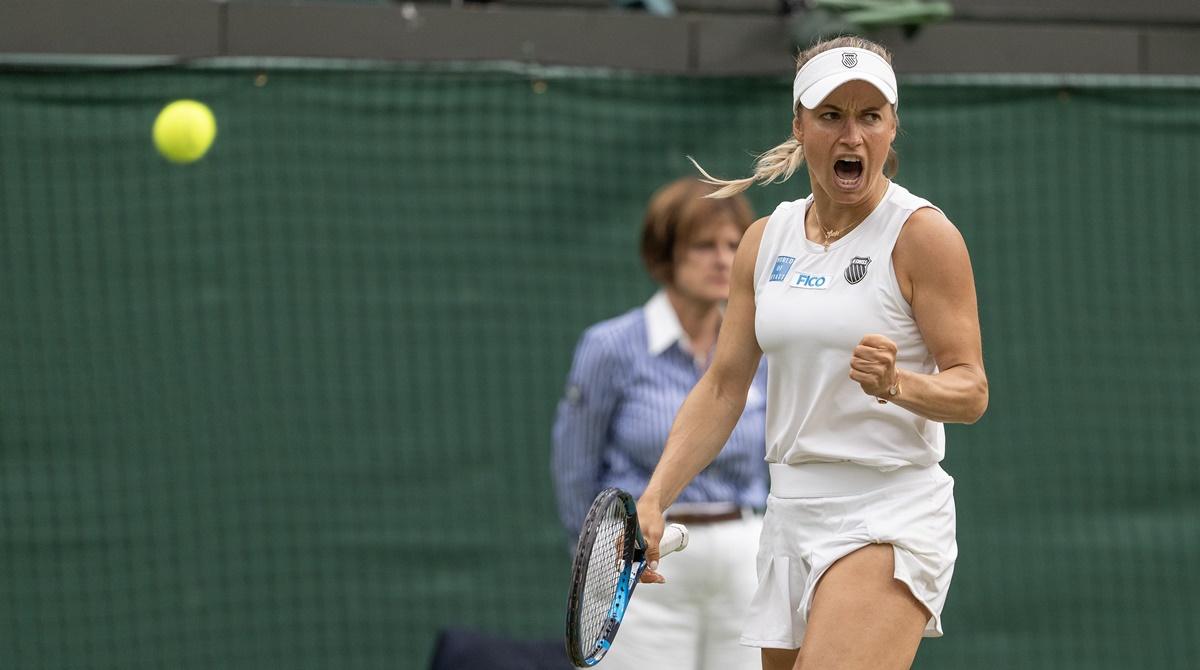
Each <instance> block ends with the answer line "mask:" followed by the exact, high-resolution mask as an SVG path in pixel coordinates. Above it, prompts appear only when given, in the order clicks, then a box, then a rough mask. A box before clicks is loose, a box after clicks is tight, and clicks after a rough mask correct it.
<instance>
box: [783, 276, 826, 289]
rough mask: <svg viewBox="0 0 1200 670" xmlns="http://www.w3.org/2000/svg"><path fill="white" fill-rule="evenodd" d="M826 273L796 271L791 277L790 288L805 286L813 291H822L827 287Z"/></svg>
mask: <svg viewBox="0 0 1200 670" xmlns="http://www.w3.org/2000/svg"><path fill="white" fill-rule="evenodd" d="M829 279H830V278H829V276H828V275H814V274H809V273H807V272H797V273H796V276H795V277H793V278H792V284H791V286H792V288H806V289H810V290H813V291H824V290H825V289H827V288H829Z"/></svg>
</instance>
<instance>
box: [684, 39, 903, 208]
mask: <svg viewBox="0 0 1200 670" xmlns="http://www.w3.org/2000/svg"><path fill="white" fill-rule="evenodd" d="M846 48H855V49H865V50H867V51H870V52H871V53H873V54H877V55H878V56H879V57H880V58H882V59H884V60H885V61H887V62H888V64H889V65H890V64H891V62H892V54H891V52H890V51H888V50H887V49H885V48H883V47H882V46H880V45H878V44H876V43H874V42H872V41H871V40H868V39H865V38H862V37H855V36H852V35H848V36H845V37H837V38H834V39H831V40H825V41H824V42H818V43H817V44H814V45H812V46H811V47H809V48H807V49H805V50H804V51H801V52H800V54H799V55H798V56H796V72H800V68H802V67H804V65H805V63H807V62H808V61H810V60H812V59H813V58H815V57H816V56H817V55H818V54H822V53H825V52H826V51H829V50H831V49H846ZM893 109H894V108H893ZM792 113H793V114H794V115H796V116H799V115H800V104H799V103H797V104H796V106H795V107H793V108H792ZM688 160H690V161H692V165H695V166H696V169H697V170H699V171H700V174H702V175H704V183H706V184H712V185H713V186H719V187H720V188H719V189H717V190H716V191H714V192H713V193H712V195H710V196H708V197H710V198H728V197H730V196H732V195H736V194H738V193H741V192H742V191H745V190H746V189H748V188H750V187H751V186H752V185H754V184H755V183H756V182H757V183H759V184H763V185H766V184H770V183H772V182H783V181H787V180H788V179H790V178H791V176H792V175H793V174H794V173H795V172H796V170H798V169H799V168H800V166H801V165H803V164H804V147H803V146H802V145H801V144H800V142H799V141H797V140H796V137H795V136H794V135H792V136H789V137H788V138H787V140H785V141H784V142H783V143H782V144H780V145H779V146H776V147H775V148H774V149H771V150H769V151H767V152H765V153H763V154H761V155H759V157H758V160H757V161H756V162H755V164H754V174H753V175H751V176H749V177H746V178H744V179H717V178H716V177H714V176H712V175H710V174H708V173H707V172H705V171H704V168H702V167H700V164H699V163H697V162H696V161H695V160H693V159H692V158H691V157H690V156H689V157H688ZM899 169H900V157H899V156H897V155H896V150H895V149H891V148H889V149H888V157H887V160H886V161H885V162H884V164H883V174H885V175H887V176H888V178H891V177H894V176H896V172H897V171H898V170H899Z"/></svg>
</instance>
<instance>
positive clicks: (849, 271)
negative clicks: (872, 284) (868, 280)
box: [844, 256, 871, 284]
mask: <svg viewBox="0 0 1200 670" xmlns="http://www.w3.org/2000/svg"><path fill="white" fill-rule="evenodd" d="M870 264H871V259H870V258H867V257H866V256H855V257H854V258H851V259H850V265H848V266H846V272H845V274H844V276H845V277H846V281H848V282H850V283H851V284H857V283H858V282H860V281H862V280H863V277H866V276H867V266H868V265H870Z"/></svg>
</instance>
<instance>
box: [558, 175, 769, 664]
mask: <svg viewBox="0 0 1200 670" xmlns="http://www.w3.org/2000/svg"><path fill="white" fill-rule="evenodd" d="M715 190H716V189H714V188H713V187H712V186H709V185H706V184H703V183H701V182H700V181H699V180H697V179H693V178H688V179H680V180H678V181H675V182H673V183H671V184H668V185H667V186H665V187H663V188H662V189H660V190H659V191H658V192H657V193H655V194H654V196H653V197H652V198H651V200H650V203H649V205H648V207H647V211H646V217H645V222H644V224H643V228H642V243H641V255H642V261H643V263H644V264H645V266H646V268H647V270H649V272H650V275H651V276H652V277H653V278H654V279H655V281H657V282H658V283H659V284H660V285H661V290H659V291H658V292H657V293H656V294H655V295H654V297H652V298H650V300H649V302H647V303H646V304H645V305H644V306H641V307H638V308H636V309H633V310H631V311H629V312H628V313H626V314H624V315H623V316H619V317H616V318H615V319H610V320H608V321H604V322H601V323H598V324H596V325H594V326H592V327H591V328H589V329H588V330H587V331H586V332H585V333H584V335H583V337H582V338H581V339H580V342H579V346H578V348H577V349H576V352H575V361H574V364H573V365H572V368H571V372H570V376H569V379H568V381H567V391H566V394H565V397H564V398H563V400H562V402H560V403H559V407H558V416H557V419H556V421H555V425H554V463H553V470H554V481H555V488H556V491H557V494H558V501H559V512H560V516H561V517H562V522H563V524H564V526H565V527H566V529H567V532H568V533H569V534H570V535H571V537H572V538H574V537H575V536H576V535H577V534H578V533H579V529H580V526H581V525H582V524H583V519H584V516H585V514H586V513H587V510H588V506H589V505H590V504H591V502H592V499H593V498H595V496H596V494H597V493H599V492H600V491H601V490H602V489H605V488H607V487H610V486H615V487H619V488H622V489H625V490H626V491H628V492H630V493H632V494H633V495H639V494H640V493H641V492H642V490H643V489H644V488H645V487H646V482H647V481H649V479H650V473H651V471H653V469H654V464H655V463H657V462H658V458H659V456H661V455H662V450H663V444H664V443H665V442H666V439H667V433H668V432H669V431H670V429H671V421H672V419H673V418H674V417H675V414H676V412H678V411H679V406H680V405H681V404H682V403H683V400H684V398H685V397H687V394H688V391H690V390H691V389H692V387H693V386H695V384H696V382H697V381H698V380H699V379H700V376H701V374H703V372H704V370H705V369H706V368H707V367H708V366H709V362H710V360H711V358H712V354H713V348H714V346H715V344H716V341H717V329H718V327H720V324H721V319H722V317H721V310H722V307H723V305H724V303H725V300H726V299H727V298H728V297H729V285H730V273H731V270H732V267H733V256H734V253H735V251H736V250H737V247H738V241H739V240H741V238H742V234H743V233H744V232H745V230H746V228H747V226H749V225H750V223H751V222H752V221H753V220H754V217H753V215H752V214H751V211H750V206H749V204H748V203H747V202H746V200H745V199H744V198H743V197H741V196H735V197H733V198H729V199H723V200H712V199H706V198H704V196H705V195H708V194H710V193H713V192H714V191H715ZM752 367H753V369H751V370H750V371H749V376H748V377H747V378H746V385H745V387H744V388H743V389H742V393H743V398H742V402H744V403H745V404H746V411H745V412H744V413H743V414H742V416H741V418H740V420H738V419H737V417H734V421H732V422H730V426H729V430H726V432H725V437H723V438H721V443H722V445H724V446H725V449H724V450H723V451H722V452H721V454H720V456H718V457H716V458H715V460H713V459H710V460H713V462H712V464H711V465H710V466H709V467H708V468H707V469H706V470H704V472H701V473H699V475H698V476H696V477H695V481H693V482H692V483H691V485H690V486H688V487H686V488H684V487H682V486H681V487H680V490H679V491H677V492H676V493H677V494H678V495H677V496H676V497H675V498H674V500H673V502H674V504H673V505H672V506H671V507H670V509H666V508H665V507H664V509H666V518H667V519H668V520H669V521H674V522H679V523H683V524H685V525H686V526H687V528H688V531H689V540H688V550H687V551H685V552H682V553H680V554H678V555H676V556H671V559H670V560H671V565H672V573H671V580H670V583H668V584H666V585H665V586H663V587H661V588H653V589H640V590H639V591H638V593H637V597H636V598H632V599H631V600H630V604H629V610H628V611H627V613H626V614H625V619H624V622H623V623H622V624H621V634H620V638H619V641H618V642H617V643H616V644H614V645H613V646H612V648H611V649H610V650H609V651H608V653H607V654H606V655H605V656H604V667H606V668H610V669H617V670H619V669H620V668H672V669H674V670H700V669H702V668H712V669H713V670H718V669H719V670H726V669H729V670H740V669H743V668H744V669H750V668H754V669H757V668H758V667H759V664H760V661H759V654H758V652H757V650H754V649H751V648H748V647H745V646H742V645H740V644H738V636H739V634H740V632H741V621H742V619H743V618H744V616H745V612H746V608H747V606H748V605H749V604H750V598H751V597H752V596H753V595H754V588H755V579H754V560H755V549H756V544H757V538H758V536H759V533H760V531H761V529H762V517H761V515H758V514H755V513H754V512H753V510H754V509H755V508H758V509H761V508H762V506H763V505H764V503H765V501H766V496H767V467H766V465H765V464H764V463H763V430H764V426H765V417H764V414H765V411H766V372H765V370H760V369H759V368H760V366H759V365H758V364H757V363H755V364H754V365H753V366H752ZM747 395H748V397H747ZM698 472H699V471H698ZM693 474H695V473H693ZM658 518H659V519H662V510H659V517H658ZM654 546H655V547H656V548H657V547H658V542H657V541H656V542H655V545H654Z"/></svg>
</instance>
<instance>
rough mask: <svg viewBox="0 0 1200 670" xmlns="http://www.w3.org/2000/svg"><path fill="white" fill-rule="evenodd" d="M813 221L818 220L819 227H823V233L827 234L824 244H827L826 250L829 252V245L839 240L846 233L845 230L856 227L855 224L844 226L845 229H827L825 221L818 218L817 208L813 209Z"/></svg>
mask: <svg viewBox="0 0 1200 670" xmlns="http://www.w3.org/2000/svg"><path fill="white" fill-rule="evenodd" d="M813 221H816V222H817V227H818V228H820V229H821V234H823V235H824V236H825V242H824V245H825V251H826V252H828V251H829V245H831V244H833V243H834V242H836V241H837V238H839V237H841V236H842V233H844V232H846V231H847V230H850V229H851V228H853V227H854V226H853V225H849V226H846V227H845V228H843V229H841V230H827V229H826V228H825V225H824V224H823V223H821V220H820V219H818V218H817V212H816V209H813Z"/></svg>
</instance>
